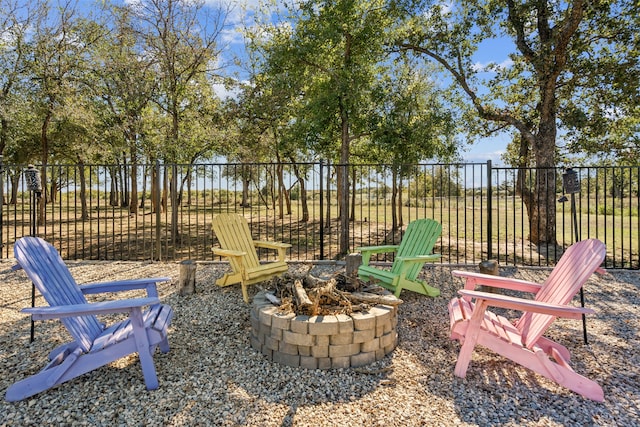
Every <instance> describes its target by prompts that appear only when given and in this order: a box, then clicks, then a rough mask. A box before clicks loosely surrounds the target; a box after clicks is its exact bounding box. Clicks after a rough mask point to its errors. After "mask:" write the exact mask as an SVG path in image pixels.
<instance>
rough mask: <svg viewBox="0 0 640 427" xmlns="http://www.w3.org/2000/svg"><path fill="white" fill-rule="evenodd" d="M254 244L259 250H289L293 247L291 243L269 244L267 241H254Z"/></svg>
mask: <svg viewBox="0 0 640 427" xmlns="http://www.w3.org/2000/svg"><path fill="white" fill-rule="evenodd" d="M253 244H254V246H256V247H258V248H266V249H289V248H290V247H291V245H290V244H289V243H282V242H269V241H267V240H254V241H253Z"/></svg>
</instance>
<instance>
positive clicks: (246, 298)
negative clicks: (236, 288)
mask: <svg viewBox="0 0 640 427" xmlns="http://www.w3.org/2000/svg"><path fill="white" fill-rule="evenodd" d="M241 285H242V299H243V300H244V302H246V303H247V304H248V303H249V290H248V289H247V284H246V283H244V281H243V282H242V283H241Z"/></svg>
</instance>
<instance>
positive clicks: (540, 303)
mask: <svg viewBox="0 0 640 427" xmlns="http://www.w3.org/2000/svg"><path fill="white" fill-rule="evenodd" d="M605 255H606V247H605V245H604V244H603V243H602V242H600V241H599V240H596V239H590V240H583V241H581V242H578V243H576V244H574V245H572V246H571V247H569V248H568V249H567V251H566V252H565V253H564V254H563V255H562V257H561V258H560V260H559V261H558V264H557V265H556V266H555V268H554V269H553V271H552V272H551V274H550V275H549V277H548V278H547V280H546V281H545V282H544V283H543V284H537V283H533V282H529V281H525V280H518V279H511V278H506V277H500V276H492V275H485V274H481V273H473V272H467V271H453V272H452V274H453V275H454V276H456V277H461V278H463V279H464V280H465V286H464V289H463V290H460V291H459V293H460V295H461V297H458V298H453V299H452V300H451V302H450V303H449V318H450V322H451V339H455V340H459V341H460V343H461V344H462V347H461V349H460V353H459V355H458V361H457V363H456V367H455V375H457V376H458V377H461V378H464V377H465V375H466V373H467V368H468V366H469V363H470V361H471V357H472V354H473V349H474V348H475V346H476V345H481V346H484V347H487V348H489V349H491V350H492V351H495V352H496V353H498V354H500V355H501V356H503V357H506V358H508V359H511V360H513V361H514V362H516V363H518V364H520V365H522V366H524V367H526V368H529V369H531V370H532V371H534V372H537V373H538V374H540V375H542V376H544V377H546V378H549V379H550V380H552V381H555V382H557V383H558V384H560V385H562V386H564V387H567V388H568V389H570V390H573V391H574V392H576V393H579V394H581V395H582V396H584V397H586V398H589V399H592V400H595V401H599V402H602V401H603V400H604V392H603V391H602V387H600V385H598V384H597V383H596V382H594V381H592V380H590V379H588V378H585V377H584V376H582V375H579V374H577V373H576V372H575V371H574V370H573V369H571V367H570V366H569V361H570V354H569V350H568V349H567V348H566V347H564V346H563V345H561V344H558V343H556V342H554V341H552V340H550V339H548V338H546V337H544V336H543V334H544V333H545V332H546V331H547V329H548V328H549V326H550V325H551V323H553V321H554V320H555V319H556V318H557V317H566V318H571V319H580V318H581V317H582V314H583V313H585V314H590V313H593V310H591V309H588V308H582V307H574V306H571V305H569V302H570V301H571V300H572V299H573V297H574V296H575V295H576V293H577V292H578V291H579V290H580V288H581V287H582V286H583V285H584V284H585V283H586V281H587V280H588V279H589V277H590V276H591V275H592V274H593V273H594V272H595V271H597V270H599V271H603V270H601V269H600V264H601V263H602V261H603V260H604V258H605ZM479 285H485V286H492V287H496V288H502V289H510V290H516V291H522V292H531V293H533V294H535V299H523V298H515V297H511V296H507V295H502V294H495V293H487V292H479V291H475V290H474V289H475V287H476V286H479ZM487 307H501V308H506V309H513V310H518V311H522V312H523V314H522V316H521V317H520V318H519V319H518V320H516V321H514V322H513V323H512V322H510V321H509V320H507V319H506V318H504V317H503V316H499V315H496V314H494V313H492V312H491V311H488V310H487Z"/></svg>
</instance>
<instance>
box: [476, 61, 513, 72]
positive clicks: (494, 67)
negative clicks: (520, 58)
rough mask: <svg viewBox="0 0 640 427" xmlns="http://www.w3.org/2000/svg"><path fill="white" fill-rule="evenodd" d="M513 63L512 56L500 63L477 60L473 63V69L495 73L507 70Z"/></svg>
mask: <svg viewBox="0 0 640 427" xmlns="http://www.w3.org/2000/svg"><path fill="white" fill-rule="evenodd" d="M512 65H513V61H512V60H511V58H507V59H505V60H504V61H502V62H500V63H496V62H489V63H487V64H483V63H481V62H476V63H475V64H473V70H474V71H477V72H479V73H495V72H496V71H500V70H506V69H507V68H510V67H511V66H512Z"/></svg>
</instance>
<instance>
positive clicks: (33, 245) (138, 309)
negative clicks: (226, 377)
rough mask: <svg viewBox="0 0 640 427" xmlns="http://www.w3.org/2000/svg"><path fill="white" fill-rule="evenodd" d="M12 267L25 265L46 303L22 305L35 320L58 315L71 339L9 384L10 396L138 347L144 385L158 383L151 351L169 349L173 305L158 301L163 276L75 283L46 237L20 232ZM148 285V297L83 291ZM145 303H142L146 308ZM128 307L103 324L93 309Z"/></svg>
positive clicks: (29, 392)
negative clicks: (103, 297) (94, 297)
mask: <svg viewBox="0 0 640 427" xmlns="http://www.w3.org/2000/svg"><path fill="white" fill-rule="evenodd" d="M14 254H15V258H16V261H17V263H18V264H17V266H16V267H15V269H20V268H22V269H24V271H25V272H26V273H27V276H28V277H29V279H30V280H31V281H32V282H33V283H34V285H35V286H36V288H37V289H38V290H39V291H40V293H41V294H42V296H43V297H44V299H45V300H46V301H47V303H48V304H49V307H31V308H25V309H23V310H22V311H23V312H25V313H29V314H31V316H32V318H33V320H47V319H60V320H61V321H62V323H63V325H64V326H65V327H66V329H67V331H68V332H69V334H71V337H72V338H73V340H72V341H71V342H68V343H66V344H63V345H61V346H58V347H57V348H55V349H54V350H53V351H52V352H51V353H49V360H50V362H49V363H48V364H47V365H46V366H45V367H44V368H43V369H42V370H41V371H40V372H38V373H37V374H35V375H32V376H30V377H27V378H25V379H23V380H21V381H18V382H16V383H15V384H13V385H11V386H10V387H9V388H8V389H7V392H6V394H5V399H6V400H8V401H16V400H22V399H25V398H27V397H30V396H33V395H34V394H36V393H40V392H42V391H45V390H47V389H49V388H52V387H55V386H57V385H59V384H62V383H63V382H65V381H69V380H71V379H73V378H76V377H78V376H80V375H82V374H85V373H87V372H89V371H92V370H94V369H97V368H99V367H101V366H103V365H106V364H108V363H111V362H113V361H115V360H118V359H120V358H122V357H124V356H127V355H129V354H131V353H134V352H137V353H138V355H139V358H140V364H141V365H142V374H143V377H144V381H145V384H146V386H147V389H149V390H152V389H156V388H158V377H157V375H156V370H155V366H154V363H153V353H154V352H155V349H156V347H159V348H160V350H161V351H162V352H163V353H167V352H168V351H169V341H168V340H167V329H168V327H169V325H170V323H171V318H172V316H173V310H172V309H171V307H170V306H168V305H165V304H161V303H160V299H159V298H158V292H157V289H156V284H157V283H159V282H165V281H168V280H170V279H169V278H167V277H161V278H153V279H133V280H122V281H117V282H105V283H94V284H87V285H82V286H78V285H77V284H76V281H75V280H74V279H73V277H72V276H71V273H70V272H69V269H68V268H67V266H66V265H65V263H64V261H63V260H62V258H61V257H60V255H59V254H58V252H57V251H56V249H55V248H54V247H53V246H51V245H50V244H49V243H47V242H45V241H44V240H42V239H40V238H37V237H24V238H22V239H20V240H18V241H17V242H16V243H15V245H14ZM134 289H146V292H147V297H146V298H131V299H124V300H110V301H103V302H95V303H89V302H88V301H87V299H86V298H85V294H97V293H103V292H118V291H128V290H134ZM145 307H146V309H145ZM109 313H129V317H128V318H127V319H125V320H122V321H120V322H117V323H115V324H114V325H112V326H110V327H105V325H103V324H102V323H101V322H100V321H99V320H98V318H97V317H96V315H103V314H109Z"/></svg>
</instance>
